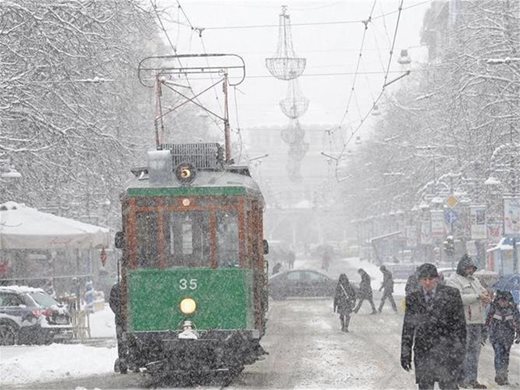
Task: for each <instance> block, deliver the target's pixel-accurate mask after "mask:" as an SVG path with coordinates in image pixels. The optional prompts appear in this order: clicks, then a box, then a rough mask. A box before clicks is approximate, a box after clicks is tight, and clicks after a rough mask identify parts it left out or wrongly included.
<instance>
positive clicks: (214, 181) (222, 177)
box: [128, 170, 260, 192]
mask: <svg viewBox="0 0 520 390" xmlns="http://www.w3.org/2000/svg"><path fill="white" fill-rule="evenodd" d="M196 175H197V176H196V177H195V179H194V180H193V182H192V183H190V184H189V185H186V184H183V183H181V182H179V181H178V180H177V179H176V178H175V176H174V175H172V178H171V181H170V182H169V183H168V184H167V185H164V184H153V183H151V182H150V181H149V180H146V179H138V178H136V179H134V180H133V182H132V184H131V185H130V186H129V187H128V188H154V187H168V188H177V187H245V188H246V189H249V190H252V191H256V192H260V187H259V186H258V184H257V183H256V182H255V181H254V180H253V178H252V177H251V176H249V175H244V174H240V173H236V172H234V171H230V170H223V171H205V170H198V171H197V173H196Z"/></svg>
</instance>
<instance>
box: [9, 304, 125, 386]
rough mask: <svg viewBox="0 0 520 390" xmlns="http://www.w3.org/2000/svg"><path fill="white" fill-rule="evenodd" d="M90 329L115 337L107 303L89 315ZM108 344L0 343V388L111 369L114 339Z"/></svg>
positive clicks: (98, 333)
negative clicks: (8, 344) (108, 345)
mask: <svg viewBox="0 0 520 390" xmlns="http://www.w3.org/2000/svg"><path fill="white" fill-rule="evenodd" d="M90 331H91V336H92V337H93V338H99V337H105V338H112V339H115V325H114V314H113V313H112V311H111V310H110V308H108V306H105V309H104V310H102V311H99V312H96V313H94V314H91V315H90ZM111 344H113V345H114V346H113V347H92V346H87V345H83V344H51V345H44V346H42V345H15V346H9V347H6V346H3V347H0V388H2V387H4V386H6V385H14V384H23V383H31V382H47V381H53V380H57V379H60V378H69V377H84V376H89V375H99V374H104V373H112V372H113V367H114V361H115V359H116V358H117V348H115V345H116V343H115V340H114V342H113V343H111Z"/></svg>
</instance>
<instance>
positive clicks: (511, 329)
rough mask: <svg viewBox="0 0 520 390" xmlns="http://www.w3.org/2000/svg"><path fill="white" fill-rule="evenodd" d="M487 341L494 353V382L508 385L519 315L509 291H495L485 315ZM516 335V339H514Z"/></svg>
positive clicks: (518, 339) (519, 339)
mask: <svg viewBox="0 0 520 390" xmlns="http://www.w3.org/2000/svg"><path fill="white" fill-rule="evenodd" d="M486 325H487V327H488V329H489V339H490V341H491V345H492V346H493V350H494V351H495V382H496V383H497V384H498V385H500V386H503V385H509V379H508V368H509V354H510V352H511V346H512V345H513V341H514V342H515V343H517V344H518V343H520V313H519V312H518V308H517V307H516V305H515V301H514V300H513V295H512V294H511V292H509V291H500V290H499V291H497V292H496V295H495V299H494V301H493V302H492V303H491V305H490V308H489V312H488V315H487V321H486ZM515 333H516V337H515Z"/></svg>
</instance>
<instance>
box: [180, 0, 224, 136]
mask: <svg viewBox="0 0 520 390" xmlns="http://www.w3.org/2000/svg"><path fill="white" fill-rule="evenodd" d="M176 2H177V8H178V9H179V10H180V12H182V14H183V15H184V19H186V22H188V25H189V27H190V29H191V31H192V32H194V31H198V36H199V38H200V40H201V44H202V48H203V49H204V54H207V53H206V47H205V45H204V41H203V40H202V31H203V29H200V28H196V27H194V26H193V24H192V23H191V21H190V18H189V17H188V14H186V11H184V8H183V7H182V5H181V3H180V2H179V0H176ZM190 42H191V38H190ZM190 46H191V43H190ZM207 61H208V60H207V59H206V63H207ZM179 63H180V62H179ZM210 78H211V81H212V82H213V76H212V75H210ZM186 79H188V76H186ZM188 82H189V81H188ZM213 91H214V93H215V96H216V98H217V102H218V108H219V110H220V113H221V114H222V116H224V114H223V113H224V110H223V108H222V106H221V105H220V101H219V99H218V92H217V90H216V89H215V87H213ZM196 100H197V102H198V103H199V104H201V103H200V100H199V99H198V98H197V99H196ZM210 118H211V121H212V122H213V123H214V124H215V126H217V128H218V129H219V130H220V132H221V133H224V129H223V128H221V127H220V124H219V122H218V121H217V119H216V118H214V117H213V116H210Z"/></svg>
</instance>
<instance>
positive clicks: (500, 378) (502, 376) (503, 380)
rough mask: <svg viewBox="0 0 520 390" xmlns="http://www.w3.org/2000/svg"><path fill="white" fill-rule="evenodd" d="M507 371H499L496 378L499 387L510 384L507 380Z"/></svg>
mask: <svg viewBox="0 0 520 390" xmlns="http://www.w3.org/2000/svg"><path fill="white" fill-rule="evenodd" d="M507 374H508V373H507V370H499V371H497V373H496V376H495V382H496V383H497V385H500V386H504V385H508V384H509V380H508V379H507Z"/></svg>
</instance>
